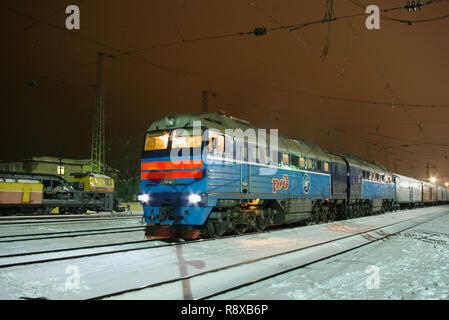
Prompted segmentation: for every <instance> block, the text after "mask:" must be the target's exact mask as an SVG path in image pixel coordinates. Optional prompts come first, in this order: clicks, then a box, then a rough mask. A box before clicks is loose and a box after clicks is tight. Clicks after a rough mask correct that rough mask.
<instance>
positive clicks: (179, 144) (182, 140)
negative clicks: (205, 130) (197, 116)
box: [172, 129, 203, 149]
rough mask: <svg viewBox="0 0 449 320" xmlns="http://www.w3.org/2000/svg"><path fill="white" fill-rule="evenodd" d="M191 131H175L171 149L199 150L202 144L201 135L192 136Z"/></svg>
mask: <svg viewBox="0 0 449 320" xmlns="http://www.w3.org/2000/svg"><path fill="white" fill-rule="evenodd" d="M192 131H193V130H186V129H176V130H175V131H174V132H173V143H172V148H173V149H178V148H180V149H181V148H200V147H201V142H202V138H203V137H202V135H201V132H199V135H194V132H192Z"/></svg>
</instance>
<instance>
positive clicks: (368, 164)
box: [344, 155, 391, 174]
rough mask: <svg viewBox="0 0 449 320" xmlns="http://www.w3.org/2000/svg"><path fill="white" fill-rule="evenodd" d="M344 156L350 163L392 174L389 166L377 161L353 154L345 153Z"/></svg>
mask: <svg viewBox="0 0 449 320" xmlns="http://www.w3.org/2000/svg"><path fill="white" fill-rule="evenodd" d="M344 157H345V158H346V160H348V162H349V164H350V165H353V166H358V167H360V168H362V169H365V170H368V171H371V172H376V173H389V174H391V172H390V171H389V170H388V169H387V168H385V167H384V166H383V165H381V164H379V163H377V162H369V161H365V160H362V159H359V158H357V157H355V156H353V155H345V156H344Z"/></svg>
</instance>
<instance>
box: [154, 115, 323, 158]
mask: <svg viewBox="0 0 449 320" xmlns="http://www.w3.org/2000/svg"><path fill="white" fill-rule="evenodd" d="M194 121H201V125H202V126H206V127H207V128H209V129H214V130H217V131H219V132H222V133H225V131H226V130H227V129H232V130H236V129H241V130H242V131H243V132H245V131H246V130H247V129H253V130H255V132H256V135H257V133H258V131H257V130H258V129H259V128H257V127H255V126H253V125H252V124H251V123H250V122H248V121H246V120H242V119H238V118H235V117H231V116H227V115H224V114H220V113H191V114H176V115H171V116H167V117H165V118H163V119H160V120H157V121H155V122H153V123H152V124H151V126H150V127H149V128H148V130H147V131H159V130H173V129H176V128H189V127H190V128H191V127H193V122H194ZM267 138H269V134H267ZM278 148H279V151H281V152H288V153H294V154H298V155H307V156H310V157H314V158H318V159H324V160H329V159H330V158H329V155H328V154H327V152H325V151H324V150H323V149H321V148H320V147H319V146H317V145H315V144H312V143H310V142H307V141H304V140H302V139H290V138H286V137H283V136H281V135H279V139H278Z"/></svg>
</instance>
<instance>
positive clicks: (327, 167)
mask: <svg viewBox="0 0 449 320" xmlns="http://www.w3.org/2000/svg"><path fill="white" fill-rule="evenodd" d="M324 171H325V172H329V163H328V162H325V163H324Z"/></svg>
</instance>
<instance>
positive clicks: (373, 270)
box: [214, 209, 449, 300]
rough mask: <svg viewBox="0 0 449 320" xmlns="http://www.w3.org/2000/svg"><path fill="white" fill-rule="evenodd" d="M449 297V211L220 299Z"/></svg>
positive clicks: (222, 296) (224, 295)
mask: <svg viewBox="0 0 449 320" xmlns="http://www.w3.org/2000/svg"><path fill="white" fill-rule="evenodd" d="M448 213H449V209H448ZM448 298H449V214H447V215H444V216H442V217H440V218H437V219H434V220H431V221H429V222H426V223H424V224H421V225H419V226H416V227H414V228H411V229H409V230H406V231H403V232H401V233H400V234H397V235H395V236H392V237H389V238H386V239H384V240H381V241H377V242H374V243H371V244H369V245H366V246H364V247H361V248H358V249H356V250H354V251H350V252H348V253H343V254H341V255H338V256H335V257H333V258H329V259H326V260H323V261H321V262H318V263H314V264H311V265H309V266H306V267H303V268H301V269H297V270H295V271H292V272H288V273H285V274H283V275H280V276H277V277H275V278H271V279H269V280H266V281H263V282H258V283H255V284H253V285H251V286H248V287H244V288H241V289H239V290H236V291H233V292H229V293H226V294H223V295H220V296H217V297H215V298H214V299H257V300H263V299H448Z"/></svg>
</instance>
